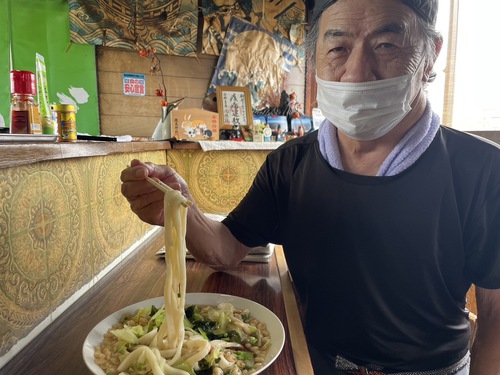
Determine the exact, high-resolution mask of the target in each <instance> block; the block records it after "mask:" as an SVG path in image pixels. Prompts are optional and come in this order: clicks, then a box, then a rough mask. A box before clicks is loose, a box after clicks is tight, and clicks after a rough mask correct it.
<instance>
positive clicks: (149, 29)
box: [69, 0, 198, 56]
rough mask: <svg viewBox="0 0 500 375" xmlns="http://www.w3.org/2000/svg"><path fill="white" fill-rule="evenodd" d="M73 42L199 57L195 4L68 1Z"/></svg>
mask: <svg viewBox="0 0 500 375" xmlns="http://www.w3.org/2000/svg"><path fill="white" fill-rule="evenodd" d="M69 8H70V29H71V41H72V42H74V43H81V44H93V45H102V46H107V47H119V48H125V49H138V48H139V49H141V48H142V47H144V46H145V45H147V46H150V47H153V48H155V49H156V52H157V53H164V54H170V55H178V56H195V55H196V38H197V33H198V3H197V1H196V0H157V1H143V0H69Z"/></svg>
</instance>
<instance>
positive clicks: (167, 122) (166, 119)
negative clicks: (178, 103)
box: [152, 106, 172, 141]
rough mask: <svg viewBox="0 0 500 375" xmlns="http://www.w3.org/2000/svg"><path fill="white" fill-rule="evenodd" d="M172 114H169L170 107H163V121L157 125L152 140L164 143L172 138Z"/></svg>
mask: <svg viewBox="0 0 500 375" xmlns="http://www.w3.org/2000/svg"><path fill="white" fill-rule="evenodd" d="M171 125H172V113H171V112H168V107H166V106H162V107H161V119H160V121H158V125H156V129H155V131H154V132H153V136H152V138H153V139H154V140H155V141H162V140H165V139H170V138H172V129H171Z"/></svg>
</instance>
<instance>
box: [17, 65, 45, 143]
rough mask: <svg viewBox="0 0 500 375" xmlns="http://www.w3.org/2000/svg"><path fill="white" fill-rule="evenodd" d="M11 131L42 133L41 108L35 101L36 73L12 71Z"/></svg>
mask: <svg viewBox="0 0 500 375" xmlns="http://www.w3.org/2000/svg"><path fill="white" fill-rule="evenodd" d="M10 92H11V104H10V133H11V134H41V133H42V125H41V121H40V109H39V106H38V103H37V102H36V101H35V95H36V80H35V74H34V73H33V72H29V71H26V70H13V71H11V72H10Z"/></svg>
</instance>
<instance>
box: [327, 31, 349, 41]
mask: <svg viewBox="0 0 500 375" xmlns="http://www.w3.org/2000/svg"><path fill="white" fill-rule="evenodd" d="M347 35H350V33H349V32H347V31H344V30H341V29H328V30H326V31H325V33H324V34H323V39H330V38H335V37H343V36H347Z"/></svg>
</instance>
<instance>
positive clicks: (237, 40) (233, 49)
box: [208, 17, 298, 107]
mask: <svg viewBox="0 0 500 375" xmlns="http://www.w3.org/2000/svg"><path fill="white" fill-rule="evenodd" d="M297 63H298V48H297V47H296V46H295V45H294V44H293V43H291V42H290V41H288V40H287V39H284V38H281V37H278V36H276V35H274V34H272V33H270V32H269V31H266V30H263V29H261V28H260V27H258V26H255V25H252V24H251V23H249V22H246V21H244V20H242V19H239V18H237V17H233V18H231V22H230V23H229V26H228V28H227V32H226V38H225V40H224V46H223V48H222V51H221V55H220V57H219V60H218V63H217V67H216V68H215V73H214V75H213V77H212V81H211V83H210V87H209V89H208V95H210V94H211V93H213V92H215V91H216V88H217V86H237V87H249V90H250V95H251V101H252V107H255V106H257V105H258V104H259V103H258V102H259V98H260V97H261V94H262V92H269V91H277V92H278V93H281V91H282V87H283V82H284V80H285V79H286V75H287V74H288V72H289V71H290V68H291V67H292V66H294V65H296V64H297Z"/></svg>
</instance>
